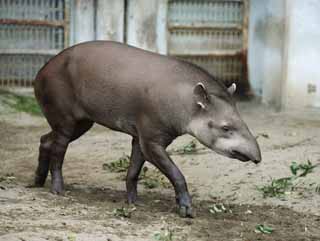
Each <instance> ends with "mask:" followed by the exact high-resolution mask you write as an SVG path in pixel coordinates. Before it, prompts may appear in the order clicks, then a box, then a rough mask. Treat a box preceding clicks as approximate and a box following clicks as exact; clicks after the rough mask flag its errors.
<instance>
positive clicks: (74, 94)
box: [34, 41, 261, 217]
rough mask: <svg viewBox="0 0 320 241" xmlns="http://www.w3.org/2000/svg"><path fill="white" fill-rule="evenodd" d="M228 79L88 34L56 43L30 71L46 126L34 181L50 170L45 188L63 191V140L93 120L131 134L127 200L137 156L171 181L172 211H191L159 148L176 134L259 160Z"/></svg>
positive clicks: (131, 199)
mask: <svg viewBox="0 0 320 241" xmlns="http://www.w3.org/2000/svg"><path fill="white" fill-rule="evenodd" d="M235 90H236V85H235V84H232V85H231V86H229V87H226V86H225V85H224V84H223V82H221V81H219V80H218V79H217V78H216V77H214V76H212V75H210V74H209V73H208V72H207V71H205V70H204V69H202V68H200V67H198V66H196V65H194V64H191V63H188V62H185V61H182V60H178V59H176V58H174V57H168V56H165V55H160V54H156V53H152V52H149V51H145V50H142V49H139V48H135V47H132V46H128V45H125V44H121V43H117V42H112V41H91V42H86V43H81V44H78V45H75V46H72V47H69V48H67V49H65V50H63V51H62V52H61V53H60V54H58V55H57V56H55V57H53V58H52V59H51V60H50V61H49V62H48V63H47V64H45V66H44V67H42V69H40V71H39V72H38V74H37V76H36V78H35V82H34V93H35V96H36V99H37V101H38V103H39V105H40V108H41V110H42V112H43V114H44V116H45V118H46V119H47V121H48V124H49V125H50V127H51V131H50V132H49V133H47V134H45V135H43V136H42V137H41V138H40V148H39V159H38V167H37V170H36V176H35V186H38V187H40V186H43V185H44V183H45V180H46V178H47V175H48V172H49V170H50V174H51V192H52V193H54V194H62V193H63V191H64V183H63V175H62V164H63V161H64V156H65V153H66V150H67V147H68V144H69V143H70V142H72V141H74V140H76V139H77V138H79V137H80V136H81V135H83V134H84V133H85V132H86V131H88V130H89V129H90V128H91V127H92V125H93V124H94V123H97V124H100V125H102V126H105V127H108V128H110V129H112V130H115V131H120V132H123V133H126V134H129V135H131V136H132V151H131V157H130V166H129V168H128V172H127V177H126V189H127V199H128V203H129V204H133V203H135V201H136V199H137V181H138V176H139V173H140V171H141V168H142V166H143V164H144V162H145V161H148V162H150V163H152V164H153V165H154V166H156V167H157V168H158V169H159V170H160V171H161V172H162V173H163V174H164V175H165V176H166V177H167V178H168V179H169V181H170V182H171V184H172V185H173V187H174V190H175V194H176V201H177V204H178V213H179V214H180V216H182V217H193V212H192V204H191V197H190V194H189V192H188V188H187V184H186V181H185V178H184V176H183V174H182V173H181V171H180V170H179V169H178V167H177V166H176V165H175V164H174V162H173V161H172V159H171V157H170V156H169V155H168V153H167V152H166V148H167V146H168V145H169V144H170V143H171V142H172V141H173V140H174V139H175V138H176V137H178V136H181V135H183V134H190V135H191V136H194V137H195V138H196V139H197V140H198V141H199V142H200V143H202V144H203V145H205V146H206V147H208V148H210V149H212V150H213V151H215V152H217V153H218V154H222V155H224V156H227V157H230V158H235V159H239V160H240V161H243V162H246V161H250V160H251V161H252V162H254V163H259V162H260V161H261V152H260V148H259V145H258V143H257V141H256V139H255V137H254V136H253V135H252V134H251V132H250V131H249V129H248V127H247V125H246V124H245V122H244V121H243V120H242V119H241V117H240V115H239V112H238V110H237V107H236V103H235V100H234V99H235V98H234V97H233V93H234V92H235Z"/></svg>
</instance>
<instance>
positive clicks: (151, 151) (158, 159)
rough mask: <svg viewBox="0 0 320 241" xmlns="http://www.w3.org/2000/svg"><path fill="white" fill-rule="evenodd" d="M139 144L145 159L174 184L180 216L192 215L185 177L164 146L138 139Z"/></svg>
mask: <svg viewBox="0 0 320 241" xmlns="http://www.w3.org/2000/svg"><path fill="white" fill-rule="evenodd" d="M140 144H141V149H142V152H143V154H144V156H145V157H146V159H147V160H148V161H150V162H151V163H152V164H154V165H155V166H156V167H157V168H159V170H160V171H161V172H162V173H163V174H164V175H165V176H166V177H167V178H168V179H169V180H170V182H171V183H172V185H173V186H174V189H175V192H176V199H177V203H178V205H179V215H180V216H181V217H193V214H192V207H191V197H190V194H189V192H188V188H187V184H186V181H185V178H184V176H183V175H182V173H181V171H180V170H179V169H178V167H177V166H176V165H175V164H174V163H173V161H172V160H171V158H170V157H169V155H168V153H167V152H166V151H165V148H166V146H163V145H161V144H158V143H156V142H151V141H147V142H146V141H143V140H140Z"/></svg>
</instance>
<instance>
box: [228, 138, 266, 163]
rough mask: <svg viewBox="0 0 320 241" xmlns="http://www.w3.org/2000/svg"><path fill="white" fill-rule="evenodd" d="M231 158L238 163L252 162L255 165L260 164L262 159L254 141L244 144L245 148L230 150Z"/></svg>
mask: <svg viewBox="0 0 320 241" xmlns="http://www.w3.org/2000/svg"><path fill="white" fill-rule="evenodd" d="M231 156H232V157H233V158H236V159H238V160H240V161H243V162H247V161H252V162H253V163H255V164H258V163H260V162H261V159H262V158H261V151H260V147H259V145H258V143H257V141H256V140H255V139H253V140H252V141H250V142H249V143H247V144H245V146H242V147H238V148H235V149H233V150H231Z"/></svg>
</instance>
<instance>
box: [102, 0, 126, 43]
mask: <svg viewBox="0 0 320 241" xmlns="http://www.w3.org/2000/svg"><path fill="white" fill-rule="evenodd" d="M96 39H97V40H114V41H119V42H123V40H124V0H97V6H96Z"/></svg>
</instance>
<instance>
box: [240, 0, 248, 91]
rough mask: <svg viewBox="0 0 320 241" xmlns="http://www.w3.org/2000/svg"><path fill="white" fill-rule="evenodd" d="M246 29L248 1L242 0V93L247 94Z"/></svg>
mask: <svg viewBox="0 0 320 241" xmlns="http://www.w3.org/2000/svg"><path fill="white" fill-rule="evenodd" d="M248 27H249V1H248V0H243V24H242V56H241V61H242V79H241V80H242V83H241V86H242V90H241V92H242V93H245V94H249V93H248V92H249V91H250V83H249V75H248V69H249V67H248Z"/></svg>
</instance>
